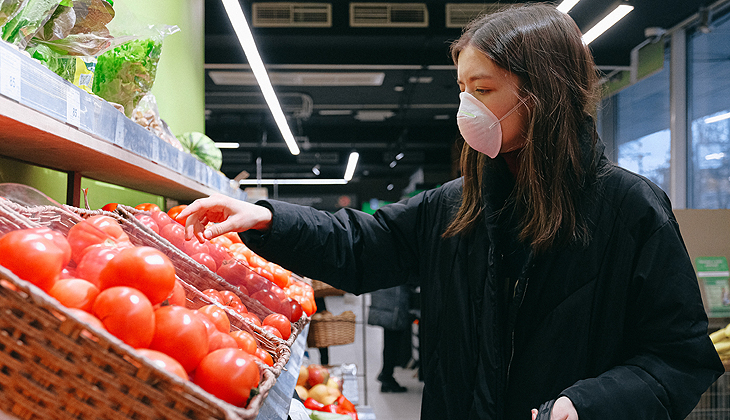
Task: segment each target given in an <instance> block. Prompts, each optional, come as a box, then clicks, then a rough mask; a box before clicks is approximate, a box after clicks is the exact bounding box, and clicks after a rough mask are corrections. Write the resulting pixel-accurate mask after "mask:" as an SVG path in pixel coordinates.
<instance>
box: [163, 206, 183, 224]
mask: <svg viewBox="0 0 730 420" xmlns="http://www.w3.org/2000/svg"><path fill="white" fill-rule="evenodd" d="M185 207H187V204H180V205H178V206H175V207H173V208H171V209H170V210H168V211H167V215H168V216H170V218H171V219H172V220H174V221H176V222H178V223H180V224H182V225H185V220H187V217H186V218H185V219H182V220H177V215H178V214H180V212H181V211H183V210H184V209H185Z"/></svg>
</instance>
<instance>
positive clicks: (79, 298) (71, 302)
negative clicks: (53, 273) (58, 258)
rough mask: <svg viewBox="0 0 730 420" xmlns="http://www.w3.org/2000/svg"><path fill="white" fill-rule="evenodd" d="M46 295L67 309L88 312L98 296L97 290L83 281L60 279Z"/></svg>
mask: <svg viewBox="0 0 730 420" xmlns="http://www.w3.org/2000/svg"><path fill="white" fill-rule="evenodd" d="M48 294H49V295H51V296H52V297H54V298H55V299H56V300H57V301H59V302H60V303H61V305H63V306H65V307H67V308H75V309H81V310H83V311H87V312H89V311H91V308H92V307H93V306H94V301H95V300H96V297H97V296H98V295H99V288H98V287H96V286H95V285H94V284H93V283H91V282H89V281H87V280H83V279H61V280H58V281H56V283H55V284H54V285H53V287H51V290H49V291H48Z"/></svg>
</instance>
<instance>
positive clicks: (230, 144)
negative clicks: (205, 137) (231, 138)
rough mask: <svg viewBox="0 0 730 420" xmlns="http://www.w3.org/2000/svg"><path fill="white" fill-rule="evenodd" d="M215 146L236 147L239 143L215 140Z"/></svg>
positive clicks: (223, 147) (220, 147)
mask: <svg viewBox="0 0 730 420" xmlns="http://www.w3.org/2000/svg"><path fill="white" fill-rule="evenodd" d="M215 147H217V148H219V149H238V148H239V147H241V145H240V144H239V143H233V142H225V141H217V142H215Z"/></svg>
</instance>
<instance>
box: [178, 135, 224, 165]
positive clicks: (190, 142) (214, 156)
mask: <svg viewBox="0 0 730 420" xmlns="http://www.w3.org/2000/svg"><path fill="white" fill-rule="evenodd" d="M177 139H178V140H180V144H181V145H182V147H183V149H184V150H185V151H186V152H188V153H190V154H191V155H193V156H195V157H197V158H198V159H200V160H202V161H203V163H205V164H206V165H208V166H210V167H211V168H213V169H215V170H220V168H221V164H222V163H223V154H222V153H221V151H220V149H219V148H217V147H216V146H215V142H214V141H213V140H212V139H211V138H210V137H208V136H206V135H205V134H203V133H198V132H196V131H193V132H189V133H183V134H181V135H179V136H177Z"/></svg>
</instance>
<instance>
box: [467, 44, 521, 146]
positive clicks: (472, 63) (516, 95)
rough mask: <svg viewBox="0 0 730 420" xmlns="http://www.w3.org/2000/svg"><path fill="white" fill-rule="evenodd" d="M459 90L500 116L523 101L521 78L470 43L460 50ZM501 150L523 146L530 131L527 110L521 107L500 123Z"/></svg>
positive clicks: (498, 117)
mask: <svg viewBox="0 0 730 420" xmlns="http://www.w3.org/2000/svg"><path fill="white" fill-rule="evenodd" d="M457 74H458V80H457V81H458V83H459V89H461V91H462V92H467V93H470V94H471V95H473V96H474V97H475V98H477V99H478V100H479V101H480V102H481V103H483V104H484V105H485V106H486V107H487V108H489V110H490V111H492V113H493V114H494V115H495V116H496V117H497V119H500V118H502V117H503V116H504V115H505V114H507V112H509V110H511V109H512V108H514V107H515V105H517V104H518V103H520V102H521V101H520V86H521V83H520V80H519V78H518V77H517V75H515V74H513V73H510V72H508V71H507V70H505V69H503V68H500V67H499V66H497V64H495V63H494V61H492V60H491V59H489V58H488V57H487V56H486V55H484V53H482V52H481V51H479V50H478V49H476V48H474V47H472V46H468V47H466V48H465V49H464V50H463V51H461V52H460V53H459V61H458V65H457ZM500 124H501V126H502V148H501V149H500V151H499V152H500V153H506V152H511V151H513V150H517V149H520V148H521V147H522V146H523V145H524V144H525V137H526V133H527V109H526V108H525V105H522V106H520V107H518V108H517V110H515V111H514V112H513V113H512V114H510V115H509V116H508V117H507V118H505V119H504V120H502V122H501V123H500Z"/></svg>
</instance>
